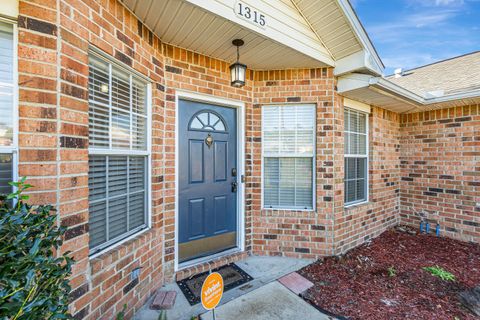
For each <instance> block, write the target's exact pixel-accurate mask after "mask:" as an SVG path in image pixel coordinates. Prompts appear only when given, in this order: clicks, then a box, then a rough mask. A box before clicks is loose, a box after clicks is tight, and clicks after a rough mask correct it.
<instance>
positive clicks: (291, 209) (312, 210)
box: [262, 207, 315, 212]
mask: <svg viewBox="0 0 480 320" xmlns="http://www.w3.org/2000/svg"><path fill="white" fill-rule="evenodd" d="M262 210H263V211H288V212H315V209H295V208H265V207H264V208H263V209H262Z"/></svg>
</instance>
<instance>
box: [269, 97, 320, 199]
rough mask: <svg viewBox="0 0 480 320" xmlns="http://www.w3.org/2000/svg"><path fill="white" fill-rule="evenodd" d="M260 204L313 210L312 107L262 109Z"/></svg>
mask: <svg viewBox="0 0 480 320" xmlns="http://www.w3.org/2000/svg"><path fill="white" fill-rule="evenodd" d="M262 110H263V113H262V132H263V157H264V161H263V170H264V181H263V182H264V188H263V201H264V206H265V207H267V208H291V209H311V208H313V166H314V160H313V157H314V148H315V106H314V105H286V106H264V107H263V109H262Z"/></svg>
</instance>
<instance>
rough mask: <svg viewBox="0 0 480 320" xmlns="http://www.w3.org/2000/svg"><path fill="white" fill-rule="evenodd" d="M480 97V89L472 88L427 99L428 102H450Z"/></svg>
mask: <svg viewBox="0 0 480 320" xmlns="http://www.w3.org/2000/svg"><path fill="white" fill-rule="evenodd" d="M478 97H480V90H472V91H467V92H460V93H455V94H449V95H445V96H443V97H435V98H431V99H426V101H427V102H428V104H434V103H442V102H449V101H453V100H463V99H472V98H478Z"/></svg>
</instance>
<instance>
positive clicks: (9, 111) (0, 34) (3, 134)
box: [0, 22, 14, 146]
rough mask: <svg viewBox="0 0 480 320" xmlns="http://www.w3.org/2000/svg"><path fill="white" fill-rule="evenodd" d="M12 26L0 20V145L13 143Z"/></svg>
mask: <svg viewBox="0 0 480 320" xmlns="http://www.w3.org/2000/svg"><path fill="white" fill-rule="evenodd" d="M13 55H14V48H13V26H12V25H11V24H7V23H4V22H0V146H11V145H13V105H14V100H13V99H14V96H13V90H14V88H13V85H14V81H13V76H14V75H13V74H14V72H13V66H14V63H13V59H14V57H13Z"/></svg>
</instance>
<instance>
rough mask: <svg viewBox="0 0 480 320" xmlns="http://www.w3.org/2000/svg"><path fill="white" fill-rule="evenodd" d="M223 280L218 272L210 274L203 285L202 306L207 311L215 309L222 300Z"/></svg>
mask: <svg viewBox="0 0 480 320" xmlns="http://www.w3.org/2000/svg"><path fill="white" fill-rule="evenodd" d="M222 295H223V278H222V276H221V275H220V273H218V272H214V273H212V274H210V275H209V276H208V277H207V279H205V281H204V282H203V285H202V305H203V307H204V308H205V309H207V310H212V309H214V308H215V307H216V306H217V305H218V304H219V303H220V300H221V299H222Z"/></svg>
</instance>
